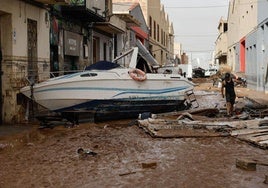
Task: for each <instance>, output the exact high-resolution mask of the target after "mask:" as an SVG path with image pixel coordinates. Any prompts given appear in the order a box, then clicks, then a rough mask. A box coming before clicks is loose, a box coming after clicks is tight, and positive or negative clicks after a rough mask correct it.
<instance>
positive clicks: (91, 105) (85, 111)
mask: <svg viewBox="0 0 268 188" xmlns="http://www.w3.org/2000/svg"><path fill="white" fill-rule="evenodd" d="M187 107H188V106H187V103H186V102H185V99H184V98H182V97H181V98H169V99H167V98H165V99H161V98H158V99H156V98H153V99H146V100H145V99H138V100H137V99H136V100H123V99H117V100H92V101H90V102H86V103H83V104H79V105H76V106H73V107H68V108H65V109H61V110H59V111H57V112H60V113H62V114H63V115H64V116H65V117H67V118H72V117H75V118H77V119H81V118H80V117H86V118H87V117H88V116H90V115H92V114H94V120H95V121H107V120H116V119H130V118H138V116H139V114H142V113H145V112H148V113H163V112H171V111H180V110H185V109H186V108H187ZM70 120H71V121H74V119H70Z"/></svg>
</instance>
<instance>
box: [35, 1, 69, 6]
mask: <svg viewBox="0 0 268 188" xmlns="http://www.w3.org/2000/svg"><path fill="white" fill-rule="evenodd" d="M35 1H36V2H38V3H42V4H48V5H69V4H70V0H35Z"/></svg>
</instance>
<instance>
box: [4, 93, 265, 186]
mask: <svg viewBox="0 0 268 188" xmlns="http://www.w3.org/2000/svg"><path fill="white" fill-rule="evenodd" d="M211 92H212V95H209V97H210V100H209V99H206V100H205V103H206V105H207V104H209V102H208V101H210V104H211V106H213V105H215V104H214V103H215V101H214V100H212V98H211V97H212V96H213V97H214V98H216V99H217V97H219V96H218V94H217V93H214V92H217V91H211ZM197 93H198V92H197ZM199 100H200V99H199ZM222 100H223V99H219V101H217V102H218V103H221V102H222ZM79 148H83V149H85V150H92V151H93V152H95V153H97V155H87V156H80V155H79V154H78V153H77V150H78V149H79ZM243 158H250V159H255V160H260V161H266V162H267V161H268V150H264V149H260V148H258V147H255V146H252V145H250V144H248V143H246V142H243V141H240V140H238V139H236V138H234V137H201V138H191V137H189V138H169V139H160V138H152V137H151V136H150V135H148V134H146V133H145V132H144V130H143V129H141V128H139V127H138V126H137V125H136V124H134V123H133V121H132V120H122V121H110V122H103V123H97V124H96V123H85V124H80V125H79V126H76V127H74V128H66V127H64V126H56V127H55V128H53V129H37V128H33V129H32V130H31V131H27V133H25V132H24V133H23V134H22V133H21V134H14V135H12V136H3V137H0V167H1V171H0V187H3V188H11V187H12V188H14V187H94V188H95V187H187V188H188V187H189V188H191V187H206V188H209V187H230V188H233V187H238V188H239V187H243V188H254V187H256V188H262V187H267V184H264V183H263V182H264V180H265V175H267V173H268V166H263V165H257V169H256V171H246V170H242V169H239V168H237V167H236V159H243Z"/></svg>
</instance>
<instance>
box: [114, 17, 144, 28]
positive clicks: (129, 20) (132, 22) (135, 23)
mask: <svg viewBox="0 0 268 188" xmlns="http://www.w3.org/2000/svg"><path fill="white" fill-rule="evenodd" d="M114 15H116V16H118V17H119V18H120V19H122V20H124V21H125V22H126V23H127V25H128V26H140V25H141V24H140V22H139V21H138V20H137V19H136V18H134V17H133V16H132V15H130V14H114Z"/></svg>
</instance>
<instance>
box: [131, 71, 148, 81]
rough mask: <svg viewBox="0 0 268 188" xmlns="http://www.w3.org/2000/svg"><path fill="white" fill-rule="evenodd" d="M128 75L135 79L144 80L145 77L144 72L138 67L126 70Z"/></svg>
mask: <svg viewBox="0 0 268 188" xmlns="http://www.w3.org/2000/svg"><path fill="white" fill-rule="evenodd" d="M128 74H129V76H130V77H131V78H132V79H133V80H136V81H140V82H142V81H144V80H146V79H147V76H146V73H145V72H143V71H142V70H140V69H131V70H130V71H128Z"/></svg>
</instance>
